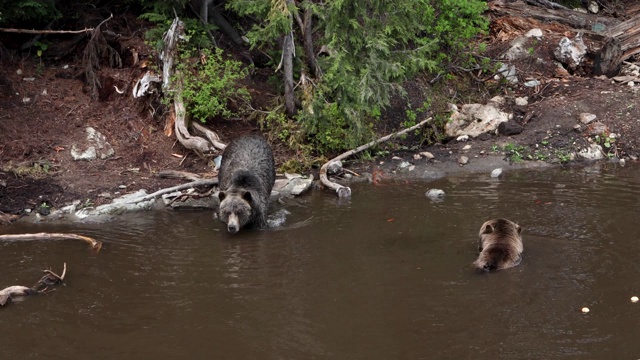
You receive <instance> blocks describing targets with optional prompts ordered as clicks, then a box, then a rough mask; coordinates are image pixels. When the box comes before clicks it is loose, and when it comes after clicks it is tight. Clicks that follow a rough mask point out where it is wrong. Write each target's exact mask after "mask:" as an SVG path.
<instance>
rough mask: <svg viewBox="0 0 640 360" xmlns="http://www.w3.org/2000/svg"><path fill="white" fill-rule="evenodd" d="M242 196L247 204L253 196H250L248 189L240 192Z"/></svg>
mask: <svg viewBox="0 0 640 360" xmlns="http://www.w3.org/2000/svg"><path fill="white" fill-rule="evenodd" d="M242 198H243V199H245V200H246V201H247V202H248V203H249V204H251V202H252V201H253V198H252V197H251V193H250V192H249V191H245V192H244V194H242Z"/></svg>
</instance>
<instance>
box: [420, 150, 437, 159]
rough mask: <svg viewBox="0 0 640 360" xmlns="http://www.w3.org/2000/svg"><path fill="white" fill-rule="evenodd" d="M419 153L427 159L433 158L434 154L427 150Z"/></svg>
mask: <svg viewBox="0 0 640 360" xmlns="http://www.w3.org/2000/svg"><path fill="white" fill-rule="evenodd" d="M420 155H422V156H424V157H425V158H427V160H431V159H433V158H435V156H433V154H432V153H430V152H428V151H423V152H421V153H420Z"/></svg>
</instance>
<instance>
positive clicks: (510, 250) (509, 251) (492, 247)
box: [473, 219, 524, 271]
mask: <svg viewBox="0 0 640 360" xmlns="http://www.w3.org/2000/svg"><path fill="white" fill-rule="evenodd" d="M521 232H522V228H521V227H520V225H518V224H516V223H514V222H513V221H511V220H507V219H493V220H489V221H487V222H485V223H484V224H482V227H481V228H480V234H479V235H480V243H479V247H478V250H479V251H480V255H479V256H478V259H477V260H476V261H475V262H474V263H473V264H474V265H475V267H476V268H477V269H478V270H482V271H495V270H502V269H507V268H510V267H514V266H517V265H518V264H520V261H522V251H523V250H524V247H523V245H522V237H521V236H520V233H521Z"/></svg>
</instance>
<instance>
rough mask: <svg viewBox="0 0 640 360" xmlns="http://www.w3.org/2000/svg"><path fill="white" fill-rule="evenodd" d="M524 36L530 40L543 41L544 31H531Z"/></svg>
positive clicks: (535, 29)
mask: <svg viewBox="0 0 640 360" xmlns="http://www.w3.org/2000/svg"><path fill="white" fill-rule="evenodd" d="M524 36H526V37H529V38H530V37H534V38H536V39H538V40H540V39H542V37H543V34H542V30H540V29H538V28H534V29H531V30H529V31H527V33H526V34H524Z"/></svg>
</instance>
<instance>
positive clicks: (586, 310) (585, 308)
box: [581, 306, 591, 314]
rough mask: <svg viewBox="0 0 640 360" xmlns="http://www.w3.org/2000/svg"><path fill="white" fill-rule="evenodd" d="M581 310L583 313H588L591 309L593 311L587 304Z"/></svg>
mask: <svg viewBox="0 0 640 360" xmlns="http://www.w3.org/2000/svg"><path fill="white" fill-rule="evenodd" d="M581 311H582V313H584V314H586V313H588V312H589V311H591V310H589V308H588V307H586V306H585V307H583V308H582V310H581Z"/></svg>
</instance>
